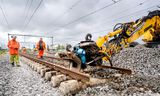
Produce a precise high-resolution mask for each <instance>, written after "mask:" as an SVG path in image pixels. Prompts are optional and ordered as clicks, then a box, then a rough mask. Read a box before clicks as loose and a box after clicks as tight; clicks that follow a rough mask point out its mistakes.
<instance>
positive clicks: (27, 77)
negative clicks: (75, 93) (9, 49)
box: [0, 55, 62, 96]
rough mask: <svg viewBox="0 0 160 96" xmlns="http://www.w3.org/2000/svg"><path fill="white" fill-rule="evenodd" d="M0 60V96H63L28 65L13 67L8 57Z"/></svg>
mask: <svg viewBox="0 0 160 96" xmlns="http://www.w3.org/2000/svg"><path fill="white" fill-rule="evenodd" d="M0 59H1V60H0V66H1V67H0V96H62V93H61V92H60V91H59V90H58V89H57V88H53V87H52V86H51V83H50V82H46V81H45V80H44V79H43V78H41V77H40V75H38V73H37V72H35V71H33V70H32V69H31V68H30V67H29V66H28V65H26V64H23V63H22V62H21V63H20V64H21V67H12V66H11V65H10V64H9V62H8V60H9V56H8V55H6V56H3V57H0Z"/></svg>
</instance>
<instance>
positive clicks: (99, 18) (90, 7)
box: [0, 0, 160, 46]
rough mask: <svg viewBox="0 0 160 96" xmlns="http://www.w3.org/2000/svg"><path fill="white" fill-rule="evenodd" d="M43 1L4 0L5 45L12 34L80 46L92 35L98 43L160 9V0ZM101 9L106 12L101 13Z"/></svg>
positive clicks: (0, 30)
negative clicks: (118, 27)
mask: <svg viewBox="0 0 160 96" xmlns="http://www.w3.org/2000/svg"><path fill="white" fill-rule="evenodd" d="M40 2H41V0H0V44H1V45H4V46H5V45H6V44H7V40H8V35H7V34H8V33H9V34H24V35H39V36H53V38H54V39H53V43H54V44H66V43H70V44H76V43H78V42H80V41H82V40H84V39H85V35H86V34H87V33H91V34H92V37H93V40H96V39H97V38H98V37H99V36H104V35H106V34H107V33H108V32H112V30H113V27H114V25H115V24H116V23H123V22H129V21H134V20H136V19H138V18H141V17H143V16H145V15H147V14H148V12H149V11H153V10H157V9H160V8H158V7H157V6H158V5H159V6H160V0H43V1H42V3H41V4H40ZM39 4H40V6H39V8H38V10H37V11H36V12H35V9H36V8H37V6H38V5H39ZM105 6H107V7H105ZM103 7H104V8H103ZM101 8H103V9H102V10H99V9H101ZM95 11H96V12H95ZM93 12H94V13H93ZM33 13H34V14H33ZM90 13H93V14H90ZM88 14H90V15H88ZM83 16H85V17H83ZM81 17H83V18H81ZM79 18H80V19H79ZM73 21H75V22H73ZM38 40H39V38H33V37H32V38H31V37H18V41H19V42H24V41H25V42H31V43H35V42H37V41H38ZM44 41H46V43H47V44H51V39H49V38H44ZM139 41H140V40H139Z"/></svg>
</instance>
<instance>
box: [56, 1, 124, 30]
mask: <svg viewBox="0 0 160 96" xmlns="http://www.w3.org/2000/svg"><path fill="white" fill-rule="evenodd" d="M120 1H122V0H118V1H116V2H113V3H110V4H108V5H106V6H104V7H101V8H99V9H97V10H94V11H92V12H90V13H88V14H86V15H83V16H81V17H79V18H78V19H75V20H73V21H71V22H69V23H67V24H65V25H63V26H61V27H66V26H68V25H70V24H73V23H75V22H77V21H79V20H81V19H84V18H86V17H88V16H90V15H93V14H95V13H97V12H100V11H102V10H103V9H105V8H107V7H110V6H112V5H114V4H116V3H118V2H120ZM56 30H58V29H55V30H54V31H56Z"/></svg>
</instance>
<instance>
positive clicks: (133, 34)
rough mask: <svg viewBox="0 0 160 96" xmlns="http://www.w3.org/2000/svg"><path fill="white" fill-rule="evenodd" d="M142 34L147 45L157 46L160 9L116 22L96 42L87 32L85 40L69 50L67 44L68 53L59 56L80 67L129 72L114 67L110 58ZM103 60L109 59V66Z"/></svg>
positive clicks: (69, 47) (159, 39) (159, 28)
mask: <svg viewBox="0 0 160 96" xmlns="http://www.w3.org/2000/svg"><path fill="white" fill-rule="evenodd" d="M142 35H143V39H142V40H143V41H144V42H146V46H147V47H159V44H160V10H155V11H152V12H149V14H148V15H147V16H144V17H142V18H140V19H138V20H136V21H134V22H127V23H118V24H116V25H115V26H114V28H113V32H109V33H108V34H107V35H105V36H103V37H99V38H98V40H97V41H96V42H95V41H92V40H91V38H92V35H91V34H87V35H86V38H85V39H86V40H85V41H81V42H80V43H78V44H77V45H75V46H74V47H73V50H71V46H70V45H69V46H67V47H66V50H67V52H69V54H68V53H65V54H60V57H61V58H66V57H67V58H70V59H71V60H72V61H73V63H75V64H77V65H79V64H80V65H81V68H82V69H84V68H86V67H87V65H90V66H98V67H102V68H111V69H117V70H123V71H126V72H131V71H130V70H129V69H128V70H127V69H123V68H117V67H114V66H113V64H112V62H111V60H110V58H111V57H112V56H113V55H114V54H116V53H118V52H119V51H120V50H122V49H123V48H127V47H129V45H130V44H131V43H133V42H135V41H136V40H137V39H138V38H140V37H141V36H142ZM71 54H72V55H71ZM103 61H109V62H110V66H103V65H102V62H103ZM73 65H74V64H73Z"/></svg>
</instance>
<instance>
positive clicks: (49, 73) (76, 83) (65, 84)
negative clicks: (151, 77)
mask: <svg viewBox="0 0 160 96" xmlns="http://www.w3.org/2000/svg"><path fill="white" fill-rule="evenodd" d="M20 55H21V59H22V60H23V62H25V63H27V64H28V65H29V66H31V68H33V70H35V71H37V72H38V73H39V74H41V76H42V77H44V78H45V80H48V81H51V82H52V84H53V87H59V89H60V90H61V91H62V93H64V94H65V95H66V94H75V93H76V92H77V91H79V90H81V89H84V88H86V87H89V86H95V85H99V84H102V83H105V82H107V81H108V79H102V78H93V77H92V76H91V75H90V74H89V73H88V72H85V71H84V72H83V73H82V72H78V71H74V70H70V69H69V68H70V66H69V65H70V60H69V59H62V58H56V57H51V56H44V58H43V59H38V58H37V57H36V55H34V54H23V53H20ZM99 68H108V67H106V66H102V67H100V66H99ZM115 69H116V68H115ZM118 70H120V71H124V72H126V73H127V72H128V73H130V70H127V69H126V70H125V69H124V70H122V69H121V68H119V69H118Z"/></svg>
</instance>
